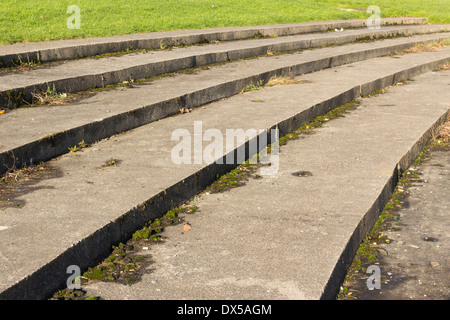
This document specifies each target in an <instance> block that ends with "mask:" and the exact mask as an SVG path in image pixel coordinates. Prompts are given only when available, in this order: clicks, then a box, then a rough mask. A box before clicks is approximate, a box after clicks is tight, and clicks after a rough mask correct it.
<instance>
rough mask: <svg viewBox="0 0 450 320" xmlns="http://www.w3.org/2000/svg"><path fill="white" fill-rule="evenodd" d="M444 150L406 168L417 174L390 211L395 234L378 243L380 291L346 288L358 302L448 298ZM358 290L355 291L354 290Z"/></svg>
mask: <svg viewBox="0 0 450 320" xmlns="http://www.w3.org/2000/svg"><path fill="white" fill-rule="evenodd" d="M449 156H450V153H449V152H448V151H431V152H430V153H429V154H428V156H427V158H428V160H427V161H425V162H424V163H422V164H420V165H415V166H412V167H411V168H410V169H409V170H410V171H411V172H413V173H417V174H418V175H419V178H418V179H413V181H412V184H411V185H410V186H405V187H404V190H403V192H406V194H407V197H406V199H405V200H403V201H404V203H403V205H402V208H401V209H398V210H397V211H396V212H395V215H396V216H397V219H396V221H393V226H394V227H396V228H397V230H395V231H386V232H383V234H384V235H385V236H386V237H387V238H388V239H389V240H390V241H389V243H386V242H381V243H378V244H377V245H378V246H379V247H381V248H382V250H380V251H379V253H380V254H379V256H380V262H379V264H378V265H379V267H380V270H381V275H382V279H384V280H383V281H382V282H381V287H380V289H379V290H368V289H367V287H364V285H365V283H361V284H360V283H357V284H354V285H350V286H348V288H349V290H350V291H353V292H355V293H356V294H354V296H355V297H356V298H358V299H360V300H448V299H449V298H450V282H449V277H448V275H449V272H450V260H449V252H450V239H449V234H448V230H449V228H450V219H449V216H448V213H449V206H450V200H449V197H448V194H449V186H450V183H449V181H450V180H449V176H450V175H449V174H450V172H449V168H450V157H449ZM355 290H357V292H356V291H355Z"/></svg>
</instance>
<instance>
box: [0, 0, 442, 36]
mask: <svg viewBox="0 0 450 320" xmlns="http://www.w3.org/2000/svg"><path fill="white" fill-rule="evenodd" d="M70 5H76V6H78V7H79V8H80V9H81V28H80V29H69V28H67V19H68V18H69V16H70V15H71V14H70V13H67V8H68V7H69V6H70ZM370 5H377V6H379V7H380V9H381V16H382V17H392V16H426V17H428V18H429V19H430V22H432V23H450V9H449V8H450V0H350V1H333V0H252V1H248V0H240V1H237V0H58V1H55V0H52V1H50V0H39V1H37V0H2V1H1V5H0V44H10V43H15V42H26V41H28V42H30V41H45V40H57V39H68V38H85V37H96V36H109V35H117V34H128V33H139V32H149V31H162V30H175V29H199V28H213V27H225V26H245V25H259V24H276V23H292V22H307V21H320V20H335V19H353V18H368V17H369V14H367V13H366V12H365V9H366V8H367V7H368V6H370ZM348 8H360V9H361V10H360V11H358V10H354V11H347V10H343V9H348Z"/></svg>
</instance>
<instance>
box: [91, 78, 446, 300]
mask: <svg viewBox="0 0 450 320" xmlns="http://www.w3.org/2000/svg"><path fill="white" fill-rule="evenodd" d="M449 76H450V73H449V72H448V71H446V72H442V73H437V74H426V75H423V76H420V77H418V78H417V79H416V80H415V81H414V82H412V83H411V84H408V85H405V86H396V87H393V88H391V89H389V90H388V91H387V93H385V94H383V95H380V96H377V97H372V98H368V99H364V100H363V102H362V105H361V106H360V107H359V108H358V109H357V110H355V111H353V112H351V113H349V114H348V115H346V117H345V118H340V119H336V120H333V121H330V122H328V123H327V124H326V125H325V126H324V127H323V128H320V129H318V130H317V131H316V133H315V134H313V135H307V136H304V137H303V138H302V139H299V140H292V141H289V142H288V143H287V145H285V146H283V147H281V153H280V170H279V172H278V173H277V174H276V175H274V176H269V177H267V178H266V177H265V178H263V179H250V180H249V181H248V183H246V185H245V186H243V187H240V188H235V189H232V190H230V191H228V192H225V193H220V194H207V193H202V194H201V195H200V197H198V198H195V199H194V200H192V201H191V202H190V203H189V204H190V205H196V206H198V207H199V208H200V209H199V212H198V213H195V214H193V215H188V216H186V219H187V221H188V222H189V223H190V225H191V227H192V229H191V230H190V231H189V232H182V226H181V225H178V226H173V227H172V226H169V227H167V228H166V230H165V231H164V234H163V236H164V237H166V238H167V240H166V242H165V243H163V244H156V245H154V246H151V250H150V255H151V258H152V261H153V263H152V265H151V270H152V272H151V273H149V274H146V275H144V276H143V280H142V281H141V282H139V283H137V284H135V285H132V286H124V285H116V284H111V283H102V282H99V283H95V284H91V285H89V286H85V287H84V288H83V289H84V290H87V296H100V297H101V298H103V299H119V300H128V299H133V300H136V299H156V300H157V299H164V300H171V299H177V300H178V299H180V300H182V299H188V300H197V299H199V300H201V299H211V300H215V299H220V300H228V299H231V300H233V299H238V300H241V299H243V300H246V299H256V300H266V299H268V300H276V299H283V300H288V299H302V300H303V299H313V300H317V299H320V298H332V297H334V294H335V293H336V292H337V291H336V290H337V286H336V284H338V283H339V281H338V279H336V278H333V277H334V276H336V275H337V272H336V269H339V268H340V267H341V266H342V264H346V262H344V263H343V261H341V259H342V256H343V255H344V256H345V255H347V254H348V253H345V252H346V251H347V250H350V251H352V250H356V249H357V247H356V248H349V239H351V238H352V237H353V236H354V235H355V233H356V234H358V233H360V232H361V231H362V230H363V229H367V228H370V227H371V226H370V224H371V223H370V221H372V222H373V221H374V219H376V216H377V214H378V213H379V210H381V209H382V207H383V206H384V205H383V202H385V201H387V200H388V199H389V196H388V194H389V191H388V192H386V189H388V190H392V189H391V188H392V187H393V181H392V179H394V177H396V174H397V172H396V167H397V165H398V164H399V162H400V160H401V159H402V158H404V157H405V155H407V154H408V153H409V152H410V150H411V147H412V146H413V145H415V144H416V143H418V142H419V141H421V140H422V138H423V133H425V132H426V131H427V130H428V129H429V128H430V127H432V126H433V124H434V123H435V120H436V119H438V118H439V117H440V116H441V115H442V112H446V111H447V110H448V107H449V104H448V102H449V97H450V96H449V92H448V90H445V87H446V86H448V84H449V80H450V78H449ZM430 91H431V92H433V95H432V96H431V95H429V94H427V93H429V92H430ZM254 96H255V97H256V96H258V95H257V94H255V95H254ZM231 100H232V99H230V102H231ZM438 110H439V111H438ZM435 112H436V113H435ZM433 113H434V114H435V116H430V115H431V114H433ZM423 143H424V141H422V142H421V144H422V146H423ZM298 170H307V171H310V172H312V176H309V177H296V176H293V175H292V173H293V172H296V171H298ZM394 180H395V179H394ZM380 197H381V200H380ZM377 202H380V203H377ZM374 204H376V207H377V209H374V207H373V206H374ZM442 232H443V229H441V231H440V233H441V234H442ZM359 240H361V239H359ZM142 251H143V250H142ZM143 252H144V251H143ZM332 283H334V284H332ZM330 284H332V285H330Z"/></svg>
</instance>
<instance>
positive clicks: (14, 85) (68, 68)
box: [0, 25, 450, 108]
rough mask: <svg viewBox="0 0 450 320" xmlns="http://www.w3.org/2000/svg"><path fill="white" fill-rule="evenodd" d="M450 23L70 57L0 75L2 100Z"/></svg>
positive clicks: (28, 98)
mask: <svg viewBox="0 0 450 320" xmlns="http://www.w3.org/2000/svg"><path fill="white" fill-rule="evenodd" d="M449 30H450V26H449V25H420V26H395V27H383V28H381V29H378V30H371V29H357V30H346V31H344V32H332V33H316V34H307V35H297V36H288V37H276V38H268V39H253V40H245V41H237V42H227V43H220V44H212V45H205V46H192V47H186V48H177V49H173V50H170V51H168V50H162V51H157V52H147V53H136V54H127V55H123V56H120V57H108V58H101V59H82V60H74V61H66V62H65V63H63V64H57V65H51V66H48V67H45V68H37V69H35V70H28V71H19V72H13V73H7V74H2V75H0V104H1V105H2V106H7V107H11V108H12V107H14V106H16V105H17V104H18V102H17V101H23V102H22V103H24V102H25V103H26V102H28V103H31V102H32V93H33V92H35V93H37V92H40V91H42V90H43V91H46V90H47V89H48V86H50V88H53V86H54V88H55V90H56V91H57V92H65V93H73V92H79V91H84V90H88V89H91V88H102V87H104V86H106V85H113V84H117V83H121V82H123V81H128V80H130V79H145V78H147V77H153V76H158V75H161V74H165V73H170V72H175V71H178V70H183V69H186V68H193V67H196V66H204V65H208V64H212V63H219V62H227V61H230V60H231V61H233V60H237V59H243V58H249V57H255V56H259V55H265V54H267V53H268V52H270V51H271V52H278V51H289V50H299V49H307V48H312V47H319V46H324V45H336V44H345V43H351V42H355V41H358V40H362V39H368V38H375V39H376V38H377V37H381V38H384V37H388V38H390V37H398V36H412V35H418V34H429V33H436V32H445V31H449Z"/></svg>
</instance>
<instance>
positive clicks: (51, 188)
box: [0, 49, 450, 299]
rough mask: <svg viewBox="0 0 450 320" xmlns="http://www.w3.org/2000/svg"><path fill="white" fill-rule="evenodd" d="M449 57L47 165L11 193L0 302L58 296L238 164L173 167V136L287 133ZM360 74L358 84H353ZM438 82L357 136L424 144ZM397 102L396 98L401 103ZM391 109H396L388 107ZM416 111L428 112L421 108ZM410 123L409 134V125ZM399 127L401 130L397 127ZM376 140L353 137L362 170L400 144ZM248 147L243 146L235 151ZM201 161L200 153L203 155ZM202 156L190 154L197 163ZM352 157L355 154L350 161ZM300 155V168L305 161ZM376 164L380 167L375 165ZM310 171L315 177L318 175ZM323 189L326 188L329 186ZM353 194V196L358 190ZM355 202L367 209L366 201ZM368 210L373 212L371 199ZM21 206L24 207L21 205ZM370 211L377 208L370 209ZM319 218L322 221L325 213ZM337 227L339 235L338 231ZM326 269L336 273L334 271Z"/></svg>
mask: <svg viewBox="0 0 450 320" xmlns="http://www.w3.org/2000/svg"><path fill="white" fill-rule="evenodd" d="M444 51H445V50H443V51H441V52H428V53H420V54H410V55H405V56H404V57H403V58H402V59H393V58H391V57H382V58H375V59H371V60H369V61H362V62H357V63H353V64H351V65H345V66H341V67H336V68H333V69H327V70H322V71H320V72H316V73H312V74H309V75H304V76H302V77H301V79H303V80H307V81H301V83H300V84H293V85H286V86H275V87H268V88H264V89H262V90H257V91H251V92H246V93H244V94H240V95H236V96H234V97H231V98H229V99H224V100H221V101H217V102H214V103H211V104H209V105H207V106H206V107H205V109H196V110H194V111H193V112H191V113H188V114H184V115H182V116H179V117H170V118H167V119H165V120H164V121H157V122H153V123H151V124H148V125H146V126H142V127H140V128H136V129H135V130H132V131H129V132H127V133H126V134H123V135H117V136H115V137H113V138H111V139H106V140H102V141H100V142H98V143H95V144H94V145H92V146H91V147H89V148H86V149H85V150H84V152H80V153H75V154H66V155H63V156H61V157H59V158H57V159H54V160H52V161H49V162H48V163H47V164H46V165H47V166H49V168H52V169H51V171H50V172H49V175H50V176H48V177H47V178H46V179H41V180H36V181H31V182H28V183H27V185H26V186H23V188H21V189H20V193H19V194H16V193H14V192H11V193H10V199H9V201H10V207H7V208H4V209H3V210H2V214H1V215H0V226H2V229H1V231H0V244H1V245H0V255H1V257H2V259H1V260H0V292H1V293H0V298H1V299H24V298H33V299H42V298H46V297H48V296H49V295H50V294H51V293H52V292H53V291H54V290H55V289H57V288H60V287H63V286H65V285H66V280H67V278H68V274H67V273H66V272H67V267H68V266H70V265H77V266H79V267H80V268H81V270H85V269H86V268H87V267H89V266H92V264H93V263H95V262H96V261H98V260H99V259H101V258H103V257H105V255H107V254H108V253H109V250H110V248H111V245H115V244H117V243H118V242H120V241H124V240H126V239H127V238H128V237H130V236H131V234H132V233H133V232H134V231H135V230H136V229H138V228H140V227H141V226H142V225H143V224H144V223H146V222H147V221H149V220H151V219H153V218H156V217H159V216H161V215H162V214H164V213H165V212H166V211H167V210H169V209H170V208H171V207H174V206H178V205H180V204H181V203H183V202H185V201H187V200H189V199H191V197H192V196H194V195H195V194H197V193H198V192H200V191H201V190H203V189H204V188H205V187H206V186H207V185H209V184H210V183H211V182H212V181H213V180H214V179H215V178H216V176H217V175H221V174H223V173H225V172H227V171H228V170H230V169H231V168H233V167H235V166H236V164H226V165H219V164H216V163H214V162H213V163H205V162H203V163H201V164H191V165H177V164H175V163H174V160H173V158H172V150H173V148H174V147H175V146H176V145H177V144H178V141H172V133H173V132H174V130H176V129H182V128H184V129H186V130H188V131H189V132H191V134H195V133H194V132H193V131H192V128H193V124H194V121H201V122H202V129H203V130H206V129H217V130H219V131H220V132H222V133H223V134H224V135H225V132H226V131H225V130H226V129H243V130H247V129H252V128H253V129H255V130H258V129H268V128H272V127H274V126H278V128H279V129H280V135H283V134H285V133H287V132H290V131H292V130H294V129H296V128H298V127H299V126H301V125H302V124H304V123H305V122H308V121H310V120H312V119H314V118H315V117H316V116H318V115H320V114H323V113H325V112H327V111H328V110H329V109H331V108H334V107H336V106H338V105H342V104H345V103H347V102H350V101H352V100H354V99H356V98H358V97H360V95H361V94H362V93H368V92H372V91H375V90H377V89H381V88H383V87H385V86H389V85H392V84H393V83H395V82H397V81H401V80H403V79H409V78H413V77H415V76H417V75H419V74H421V73H424V72H428V71H430V70H432V69H434V68H436V66H437V63H442V58H440V57H439V55H440V54H442V52H444ZM449 51H450V50H449V49H447V50H446V52H449ZM447 57H448V56H447ZM356 74H357V75H358V76H355V75H356ZM435 77H436V78H433V79H434V80H433V81H432V84H431V85H430V87H431V88H432V89H431V90H433V95H430V96H427V94H425V93H423V92H422V98H421V99H419V98H417V99H416V97H415V91H414V92H409V93H408V94H409V96H410V97H412V98H413V100H412V102H411V101H408V103H410V104H411V107H410V106H409V105H408V108H411V109H410V110H409V109H407V111H406V112H407V113H406V114H405V115H404V114H403V113H402V116H400V117H395V118H393V119H392V120H390V121H388V120H389V119H390V116H389V115H387V116H386V115H385V113H386V112H388V113H389V111H392V112H395V111H396V110H397V109H398V110H400V108H392V109H389V110H388V109H382V111H383V112H378V114H379V115H383V118H382V119H380V121H375V122H373V123H372V122H371V123H370V124H369V123H367V122H366V121H365V120H364V119H363V118H361V121H356V122H357V123H359V125H360V127H359V128H360V129H361V128H363V129H364V130H369V129H370V128H372V126H374V127H373V128H372V129H374V128H375V127H376V126H375V124H377V123H378V124H379V125H381V124H384V123H389V124H392V123H394V124H396V125H398V128H401V130H400V132H402V130H404V129H407V130H405V132H407V133H408V137H409V138H412V139H413V140H414V139H417V137H416V134H417V133H420V134H422V133H423V131H424V128H428V127H429V126H430V125H431V124H433V123H435V122H436V120H437V119H439V118H440V117H441V116H442V115H443V114H444V113H445V112H446V111H447V109H448V98H449V96H448V90H446V88H447V86H448V72H442V73H441V72H437V73H435ZM413 83H414V82H413ZM430 87H427V90H426V93H429V92H430ZM324 88H326V89H327V90H324ZM405 88H408V86H405ZM406 90H407V89H406ZM434 91H435V92H434ZM419 97H420V95H419ZM423 99H428V100H427V103H423ZM430 101H433V103H430ZM400 102H401V101H400ZM400 102H397V100H395V104H397V103H400ZM415 102H417V103H415ZM390 103H391V104H392V103H394V102H393V101H390ZM412 105H414V106H412ZM418 106H420V107H421V108H418V109H416V108H417V107H418ZM401 110H402V111H403V110H404V108H403V107H402V108H401ZM416 111H417V113H416ZM357 120H358V119H357ZM405 120H406V122H407V125H406V127H405V126H404V125H403V124H404V121H405ZM402 121H403V122H402ZM397 122H402V123H401V125H400V124H399V123H397ZM394 127H395V126H394ZM404 127H405V128H404ZM344 128H345V126H344ZM411 130H412V132H411ZM349 131H351V127H347V130H346V132H349ZM369 131H370V130H369ZM369 131H368V132H369ZM370 132H371V133H370V134H366V135H363V134H356V135H355V136H354V137H355V139H356V138H362V137H363V136H364V137H366V138H367V140H366V141H365V142H366V143H365V144H364V150H366V151H368V154H365V156H360V157H359V159H363V161H361V163H360V164H362V165H363V167H364V161H369V159H370V155H372V153H371V152H372V151H381V150H383V148H378V147H374V146H376V145H377V143H378V142H379V141H383V140H384V138H385V137H388V139H387V140H389V139H391V138H392V137H393V136H394V135H392V133H391V132H390V131H389V130H383V131H382V133H383V134H384V136H377V135H375V134H372V131H370ZM318 136H319V135H318ZM352 138H353V136H352ZM371 139H374V140H371ZM301 141H303V140H301ZM333 141H334V144H333V146H334V149H333V150H334V153H336V154H334V153H333V158H330V157H329V155H328V156H327V157H326V158H327V159H329V161H330V162H331V163H332V164H333V165H334V166H335V161H334V160H333V159H334V157H337V156H338V154H339V153H340V152H344V151H346V149H345V148H346V146H344V147H343V148H340V147H339V141H340V140H339V139H337V140H333ZM389 141H392V140H389ZM343 142H346V143H350V144H351V145H352V146H357V145H358V144H359V143H355V141H352V139H343V140H341V143H343ZM394 142H395V147H396V148H398V149H400V147H402V150H404V148H406V149H409V148H410V147H411V145H410V144H409V142H410V140H408V141H406V142H405V141H404V140H395V141H394ZM313 145H314V144H313ZM243 146H245V144H244V145H239V146H237V148H242V147H243ZM260 147H262V146H261V145H260ZM313 149H314V150H311V151H309V152H306V153H305V154H303V156H304V157H303V158H304V160H308V159H310V158H309V157H308V156H309V155H313V154H316V152H317V154H318V152H319V150H320V152H325V151H326V150H328V149H326V148H325V149H323V150H322V148H321V147H320V144H315V145H314V148H313ZM396 150H397V149H396ZM414 150H416V149H414ZM391 151H392V152H391ZM394 151H395V150H388V151H386V153H385V154H386V155H392V157H394V160H395V163H397V161H398V159H397V158H396V155H397V153H396V152H394ZM200 152H201V151H200ZM195 154H196V155H198V153H197V152H196V153H195ZM195 154H192V153H191V154H190V155H191V157H195ZM325 154H326V153H325ZM348 155H350V156H351V155H352V154H351V153H350V154H348V153H347V156H348ZM216 157H218V158H221V155H220V152H219V154H216ZM295 157H296V158H297V160H296V161H304V160H302V159H301V158H302V157H298V155H295ZM110 159H116V160H117V162H118V166H109V167H103V165H104V164H105V161H108V160H110ZM191 159H192V158H191ZM373 159H375V160H380V159H378V157H374V158H373ZM390 159H392V158H390ZM322 160H323V159H322ZM314 161H317V159H312V160H308V161H306V162H305V164H304V165H301V166H299V168H300V170H301V169H302V168H303V167H305V168H306V167H308V166H309V165H313V162H314ZM302 163H303V162H302ZM308 163H309V165H308V166H307V164H308ZM317 163H319V162H318V161H317ZM339 163H340V164H345V159H341V160H340V161H339ZM395 163H392V164H391V165H387V166H386V167H385V166H381V167H380V168H379V169H377V170H392V169H393V167H395ZM347 165H348V164H347ZM347 165H346V166H347ZM313 171H314V172H317V170H313ZM344 172H345V170H344ZM361 172H363V171H361ZM371 172H372V171H371ZM376 176H377V177H380V176H383V177H384V175H383V174H381V173H377V174H376ZM348 180H357V181H360V179H354V177H347V176H345V177H342V181H348ZM323 182H324V183H326V181H323ZM319 185H321V186H322V187H324V188H325V189H324V190H329V191H330V192H329V193H334V192H337V191H344V190H349V189H348V188H347V189H346V188H345V187H337V188H335V187H334V185H333V184H332V183H331V184H330V183H328V184H325V186H324V184H319ZM317 188H319V187H318V186H316V188H315V189H314V188H311V189H310V190H311V191H312V190H318V189H317ZM336 189H337V190H336ZM369 189H370V190H377V192H378V191H379V189H378V188H374V187H373V186H370V187H367V185H366V187H364V188H361V189H360V190H361V191H363V190H369ZM350 190H352V192H356V189H353V188H351V189H350ZM325 193H328V191H326V192H325ZM298 194H302V193H298ZM372 196H373V194H372ZM377 197H378V195H377ZM338 199H339V198H338ZM306 202H308V201H306V200H305V203H303V202H302V203H295V205H296V207H299V206H303V205H304V204H306ZM356 202H358V203H363V201H360V200H358V201H356ZM292 203H293V202H292ZM338 203H342V204H345V203H347V204H348V202H345V201H340V202H339V201H338ZM364 203H365V204H368V202H365V201H364ZM16 204H18V205H19V206H18V207H17V205H16ZM371 205H372V204H371V203H370V204H369V207H370V206H371ZM314 212H316V213H318V211H314ZM319 214H320V212H319ZM340 217H341V218H342V219H341V220H339V222H340V223H341V222H342V223H343V221H345V220H347V219H346V218H345V217H344V216H342V215H340ZM352 217H353V216H352ZM326 218H327V217H325V216H318V217H315V218H314V219H313V220H314V221H319V220H326ZM229 220H230V221H231V220H233V219H229ZM352 221H353V222H354V220H352ZM349 222H350V220H349ZM234 226H235V224H234ZM333 228H334V229H337V228H335V225H333ZM348 230H351V232H350V235H351V233H352V232H353V229H351V228H350V229H346V231H345V232H342V233H340V235H341V236H342V238H340V239H338V240H339V241H338V242H336V246H337V247H333V248H332V249H333V250H334V251H332V252H330V257H333V258H334V257H336V254H337V255H338V256H339V255H340V254H341V249H342V247H339V246H340V245H342V244H344V245H345V244H346V243H347V241H348V237H349V236H350V235H349V234H348V233H347V231H348ZM352 239H353V238H352ZM331 242H333V243H335V242H334V241H331ZM249 243H250V242H249ZM253 243H255V242H253ZM326 244H330V243H329V242H328V241H326V242H325V243H323V242H320V241H315V242H314V248H312V249H316V250H319V249H320V248H321V246H323V245H326ZM303 250H304V248H303V247H301V249H300V251H303ZM308 252H315V251H314V250H312V251H308ZM310 267H311V268H312V269H316V270H317V269H318V268H317V264H310ZM328 267H330V265H328V264H327V268H328ZM333 267H334V266H332V267H331V269H332V268H333ZM307 271H310V269H308V270H307ZM328 271H330V270H328V269H327V270H326V272H324V273H323V274H322V275H321V276H320V277H319V279H320V280H321V281H320V282H316V281H313V282H314V283H316V284H317V285H319V286H321V285H322V284H323V282H322V280H323V279H324V277H325V278H327V277H328V276H329V273H328ZM297 274H302V272H300V273H297ZM291 275H292V274H291ZM308 279H311V278H308ZM312 279H314V278H312ZM327 280H328V279H327ZM305 292H312V293H311V294H312V296H313V297H316V296H317V295H316V294H317V292H320V290H319V291H318V290H317V288H316V289H314V290H313V291H308V290H306V291H305Z"/></svg>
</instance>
